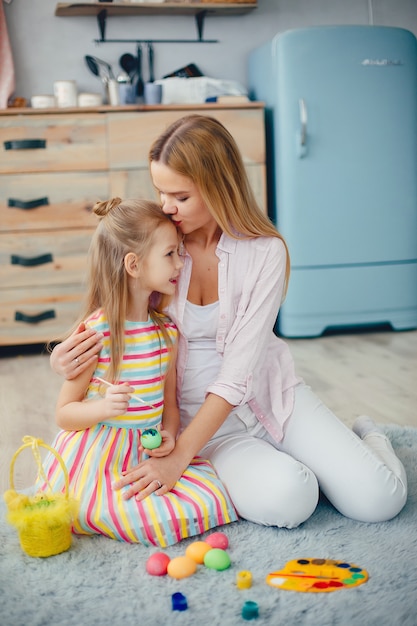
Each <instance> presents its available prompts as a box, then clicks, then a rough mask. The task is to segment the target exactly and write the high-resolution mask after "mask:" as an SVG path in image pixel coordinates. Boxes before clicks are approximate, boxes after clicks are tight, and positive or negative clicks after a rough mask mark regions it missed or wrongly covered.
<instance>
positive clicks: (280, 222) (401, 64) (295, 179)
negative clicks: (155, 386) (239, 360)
mask: <svg viewBox="0 0 417 626" xmlns="http://www.w3.org/2000/svg"><path fill="white" fill-rule="evenodd" d="M249 88H250V92H251V95H252V97H253V98H254V99H256V100H261V101H264V102H265V105H266V128H267V146H268V164H269V165H268V168H269V169H268V187H269V201H270V211H271V216H272V217H273V219H274V221H275V222H276V225H277V227H278V229H279V230H280V232H281V233H282V234H283V235H284V237H285V239H286V241H287V243H288V247H289V251H290V255H291V268H292V269H291V278H290V286H289V290H288V295H287V298H286V300H285V302H284V304H283V306H282V308H281V311H280V314H279V317H278V322H277V327H276V330H277V332H278V333H279V334H281V335H283V336H286V337H314V336H318V335H321V334H322V333H323V332H324V331H326V330H329V329H330V330H332V329H336V330H337V329H344V328H347V327H359V326H360V327H367V326H370V327H372V326H375V327H376V326H379V325H390V327H391V328H393V329H395V330H405V329H412V328H416V327H417V40H416V38H415V37H414V35H413V34H412V33H411V32H409V31H407V30H405V29H401V28H392V27H378V26H325V27H313V28H307V29H299V30H292V31H287V32H284V33H282V34H278V35H277V36H275V37H274V39H272V41H268V42H267V43H266V44H264V45H263V46H262V47H260V48H258V49H256V50H254V51H253V52H252V53H251V54H250V55H249Z"/></svg>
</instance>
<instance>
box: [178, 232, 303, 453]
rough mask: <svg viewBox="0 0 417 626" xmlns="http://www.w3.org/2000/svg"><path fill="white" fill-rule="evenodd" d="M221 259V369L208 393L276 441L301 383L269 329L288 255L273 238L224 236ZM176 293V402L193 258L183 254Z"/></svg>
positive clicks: (287, 353)
mask: <svg viewBox="0 0 417 626" xmlns="http://www.w3.org/2000/svg"><path fill="white" fill-rule="evenodd" d="M216 255H217V256H218V258H219V266H218V288H219V325H218V328H217V336H216V349H217V352H218V353H219V354H220V355H221V357H222V365H221V368H220V371H219V374H218V376H217V379H216V380H213V382H212V383H211V384H210V385H209V386H208V388H207V390H206V391H207V393H214V394H216V395H218V396H221V397H222V398H224V399H225V400H227V402H229V403H230V404H232V405H234V406H241V405H243V404H246V403H247V404H248V405H249V406H250V407H251V409H252V410H253V412H254V413H255V415H256V417H257V418H258V420H259V421H260V422H261V423H262V425H263V426H264V427H265V429H266V430H267V431H268V432H269V433H270V435H271V436H272V437H273V438H274V439H275V440H276V441H280V440H281V439H282V437H283V425H284V423H285V421H286V419H287V418H288V417H289V416H290V415H291V412H292V409H293V405H294V387H295V385H297V384H298V383H299V382H300V380H301V379H300V378H298V377H297V376H296V374H295V371H294V362H293V359H292V356H291V353H290V351H289V348H288V346H287V344H286V343H285V342H284V341H282V340H281V339H279V338H278V337H276V336H275V335H274V333H273V327H274V324H275V320H276V317H277V312H278V309H279V306H280V304H281V300H282V292H283V286H284V278H285V265H286V256H285V249H284V245H283V243H282V242H281V240H280V239H278V238H276V237H258V238H256V239H232V238H231V237H229V236H227V235H226V234H224V233H223V234H222V236H221V238H220V241H219V243H218V245H217V249H216ZM183 260H184V267H183V269H182V271H181V275H180V279H179V283H178V285H177V294H176V297H175V299H174V300H173V301H172V303H171V304H170V306H169V307H168V310H167V312H168V315H169V316H170V317H171V319H172V320H173V321H174V322H175V323H176V325H177V326H178V329H179V331H180V333H181V334H180V338H179V345H178V360H177V372H178V402H179V404H180V405H181V386H182V379H183V376H184V370H185V365H186V362H187V354H188V345H187V340H186V338H185V336H184V332H183V330H184V329H183V319H184V308H185V302H186V299H187V294H188V288H189V284H190V277H191V269H192V259H191V257H190V255H189V254H188V253H187V252H186V253H185V257H184V259H183Z"/></svg>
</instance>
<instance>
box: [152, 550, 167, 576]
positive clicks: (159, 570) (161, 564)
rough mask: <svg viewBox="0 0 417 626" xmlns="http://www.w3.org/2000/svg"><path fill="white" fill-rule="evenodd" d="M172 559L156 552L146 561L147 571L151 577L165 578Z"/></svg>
mask: <svg viewBox="0 0 417 626" xmlns="http://www.w3.org/2000/svg"><path fill="white" fill-rule="evenodd" d="M170 560H171V559H170V558H169V556H168V555H167V554H165V553H164V552H155V554H152V555H151V556H150V557H149V559H148V560H147V561H146V571H147V572H148V574H150V575H151V576H165V575H166V573H167V571H168V563H169V562H170Z"/></svg>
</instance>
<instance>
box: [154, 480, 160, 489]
mask: <svg viewBox="0 0 417 626" xmlns="http://www.w3.org/2000/svg"><path fill="white" fill-rule="evenodd" d="M153 482H154V483H157V485H158V489H160V488H161V487H162V483H161V481H160V480H157V479H156V478H155V480H154V481H153Z"/></svg>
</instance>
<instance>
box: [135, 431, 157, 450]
mask: <svg viewBox="0 0 417 626" xmlns="http://www.w3.org/2000/svg"><path fill="white" fill-rule="evenodd" d="M140 442H141V444H142V446H143V447H144V448H146V449H147V450H154V449H155V448H159V446H160V445H161V443H162V437H161V433H160V432H159V430H156V428H147V429H146V430H144V431H143V433H142V436H141V438H140Z"/></svg>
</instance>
